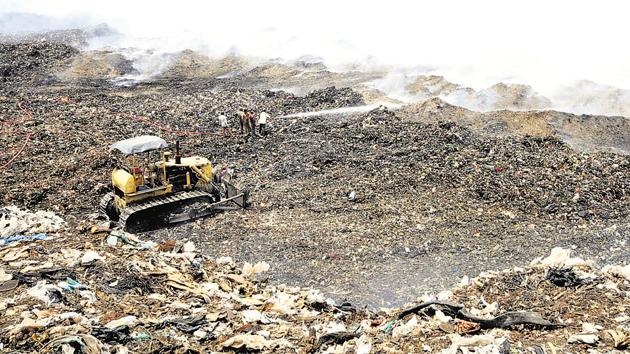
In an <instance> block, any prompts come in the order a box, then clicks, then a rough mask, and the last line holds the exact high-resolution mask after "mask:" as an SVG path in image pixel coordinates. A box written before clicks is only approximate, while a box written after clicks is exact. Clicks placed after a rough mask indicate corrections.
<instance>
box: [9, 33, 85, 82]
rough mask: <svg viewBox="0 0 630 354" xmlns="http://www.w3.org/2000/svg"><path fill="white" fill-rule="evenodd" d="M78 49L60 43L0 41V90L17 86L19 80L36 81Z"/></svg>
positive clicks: (52, 70) (54, 69) (55, 68)
mask: <svg viewBox="0 0 630 354" xmlns="http://www.w3.org/2000/svg"><path fill="white" fill-rule="evenodd" d="M78 53H79V51H78V50H77V49H75V48H74V47H71V46H69V45H65V44H60V43H49V42H27V43H3V42H0V93H2V92H3V91H5V90H12V89H13V90H15V89H17V87H16V85H17V84H18V83H25V82H28V83H30V84H33V85H37V84H38V83H39V82H42V81H43V80H46V79H47V78H48V77H49V75H50V74H52V73H54V72H56V70H58V69H59V68H60V67H62V66H64V65H65V64H67V63H68V62H69V59H70V58H72V57H73V56H75V55H76V54H78ZM32 81H34V82H32Z"/></svg>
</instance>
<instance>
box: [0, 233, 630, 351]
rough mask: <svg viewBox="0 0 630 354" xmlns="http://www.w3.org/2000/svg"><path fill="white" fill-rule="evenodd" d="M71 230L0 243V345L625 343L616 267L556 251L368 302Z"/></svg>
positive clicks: (405, 347) (374, 347)
mask: <svg viewBox="0 0 630 354" xmlns="http://www.w3.org/2000/svg"><path fill="white" fill-rule="evenodd" d="M80 229H81V230H84V231H82V232H81V231H79V230H70V229H68V230H64V231H62V232H59V233H57V234H54V235H51V237H49V238H47V239H45V240H36V241H24V240H23V241H21V242H15V243H12V244H9V245H6V246H1V245H0V314H1V316H0V333H1V334H2V339H1V340H0V350H9V351H28V352H57V351H59V352H63V353H90V354H92V353H103V352H112V353H127V352H129V351H132V352H143V353H165V352H177V353H201V352H209V351H219V352H235V351H236V352H251V351H257V352H269V353H277V352H300V353H301V352H307V353H308V352H321V353H347V352H356V353H372V352H374V353H376V352H387V353H411V352H416V353H418V352H426V353H452V354H455V353H457V352H458V350H461V351H462V352H463V353H467V352H469V351H472V352H477V353H506V354H507V353H531V352H535V353H558V352H569V351H571V352H578V351H579V352H582V351H586V350H587V349H588V350H589V353H599V352H608V353H615V352H617V353H621V351H622V350H625V349H627V348H628V345H629V344H630V336H629V335H630V316H629V315H630V312H629V311H630V301H629V300H628V299H630V297H629V295H630V266H625V267H619V266H609V267H605V268H604V269H602V270H598V269H596V268H594V267H593V266H592V264H591V263H590V262H585V261H583V260H581V259H579V258H571V257H570V252H569V251H568V250H564V249H560V248H557V249H554V250H552V252H551V255H550V256H549V257H547V258H544V259H542V258H541V259H536V260H534V261H533V262H532V264H531V265H530V266H528V267H526V268H515V269H511V270H507V271H502V272H489V273H485V274H482V275H481V276H479V277H477V278H474V279H467V278H465V279H463V280H462V282H461V284H460V285H459V286H457V287H455V288H453V289H451V290H447V291H443V292H441V293H439V294H437V295H435V296H432V295H426V294H425V295H424V296H422V297H419V299H418V303H417V304H410V305H408V306H405V307H403V308H400V309H380V310H368V309H361V308H356V307H355V306H353V305H352V304H350V303H335V302H334V301H333V300H331V299H327V298H325V297H324V296H323V295H322V293H320V292H319V291H317V290H314V289H308V288H296V287H289V286H284V285H270V284H268V283H267V278H266V276H265V272H266V271H267V270H268V269H269V267H270V265H269V264H267V263H265V262H258V263H255V264H250V263H245V264H242V265H238V264H236V263H235V262H234V261H233V260H232V259H231V258H229V257H220V258H212V257H208V256H205V255H202V254H200V252H199V250H197V249H196V248H195V246H194V244H193V243H192V242H187V241H185V240H179V241H175V240H169V241H165V242H162V243H160V244H155V243H151V242H148V243H147V242H142V241H141V240H139V239H138V238H137V237H135V236H134V235H130V234H127V233H124V232H122V231H118V230H111V229H109V228H108V227H107V226H96V227H92V228H85V227H81V228H80ZM88 230H89V231H88ZM49 231H52V230H49ZM112 239H115V240H117V241H116V242H111V240H112ZM417 295H420V294H417Z"/></svg>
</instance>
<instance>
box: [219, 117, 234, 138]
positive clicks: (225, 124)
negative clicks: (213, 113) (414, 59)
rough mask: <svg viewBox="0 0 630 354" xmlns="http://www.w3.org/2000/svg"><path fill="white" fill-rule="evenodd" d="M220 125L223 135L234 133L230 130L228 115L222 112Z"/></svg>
mask: <svg viewBox="0 0 630 354" xmlns="http://www.w3.org/2000/svg"><path fill="white" fill-rule="evenodd" d="M219 125H220V126H221V132H222V133H223V136H228V135H232V133H231V132H230V126H229V125H228V120H227V117H226V116H225V114H224V113H221V115H219Z"/></svg>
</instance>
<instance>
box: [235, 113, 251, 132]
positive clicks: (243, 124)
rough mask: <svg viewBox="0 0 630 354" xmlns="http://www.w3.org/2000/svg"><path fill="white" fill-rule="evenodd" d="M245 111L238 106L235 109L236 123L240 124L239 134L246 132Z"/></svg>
mask: <svg viewBox="0 0 630 354" xmlns="http://www.w3.org/2000/svg"><path fill="white" fill-rule="evenodd" d="M246 117H247V112H245V110H244V109H243V108H239V109H238V111H236V118H237V119H238V124H240V126H241V134H243V133H247V132H246V129H247V126H248V125H247V120H246Z"/></svg>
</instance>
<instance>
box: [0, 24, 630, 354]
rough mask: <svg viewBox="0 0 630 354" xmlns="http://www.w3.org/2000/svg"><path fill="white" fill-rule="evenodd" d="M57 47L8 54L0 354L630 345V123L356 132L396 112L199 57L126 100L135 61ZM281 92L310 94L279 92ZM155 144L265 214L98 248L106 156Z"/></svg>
mask: <svg viewBox="0 0 630 354" xmlns="http://www.w3.org/2000/svg"><path fill="white" fill-rule="evenodd" d="M73 34H76V35H80V34H81V33H80V32H77V33H74V32H73ZM66 35H67V34H66ZM62 37H63V36H62ZM79 37H80V36H79ZM54 38H57V37H54V36H52V37H47V40H46V41H41V40H40V39H37V38H35V40H34V41H29V42H25V43H17V44H16V43H14V42H11V43H0V146H1V147H2V149H0V173H1V175H2V178H0V226H1V228H0V231H1V232H2V233H1V234H0V334H2V339H1V340H0V352H5V351H8V352H63V353H74V352H76V353H101V352H105V353H106V352H112V353H127V352H138V353H150V352H152V353H162V352H176V353H197V352H211V351H215V352H216V351H220V352H292V353H293V352H299V353H308V352H327V353H354V352H356V353H369V352H379V353H380V352H391V353H417V352H435V353H438V352H440V353H452V354H456V353H458V351H459V352H462V353H467V352H468V350H470V351H471V352H474V351H475V350H477V351H476V352H478V353H513V352H516V353H536V354H540V353H554V354H555V353H567V352H572V353H587V352H589V353H598V352H602V353H621V352H623V351H624V350H627V348H628V345H630V327H629V326H630V312H629V311H630V310H629V309H630V302H629V299H630V296H629V291H630V266H629V265H628V262H629V260H630V251H629V248H628V244H627V243H628V239H629V237H628V235H629V234H630V215H629V211H630V207H629V200H630V196H629V189H630V157H629V156H628V155H626V153H627V152H628V151H630V149H629V143H630V142H629V141H628V137H629V136H630V134H629V133H630V132H629V131H628V119H627V118H624V117H597V116H575V115H571V114H566V113H561V112H553V111H536V112H534V111H518V112H514V111H493V112H486V113H478V112H473V111H469V110H465V109H462V108H460V107H456V106H452V105H449V104H447V103H446V102H443V101H441V100H440V99H439V98H434V99H430V100H427V101H425V102H422V103H417V104H413V105H407V106H399V105H396V106H395V107H396V108H385V107H376V106H375V107H374V108H373V109H358V110H356V111H352V110H347V108H351V107H363V106H364V105H365V104H372V103H374V102H377V101H378V100H381V99H382V98H383V97H380V96H379V93H378V92H374V91H369V90H368V91H366V90H365V87H362V86H361V82H362V80H366V79H368V78H371V76H370V75H372V74H370V75H367V76H370V77H368V78H366V75H364V74H361V73H347V74H338V73H331V72H328V71H326V70H325V69H321V68H320V69H317V70H319V71H312V70H314V69H312V68H309V69H308V70H311V71H308V72H306V73H305V74H304V75H297V74H295V71H292V70H297V69H295V68H287V67H283V66H281V65H271V66H263V67H259V68H254V69H252V70H247V71H239V70H240V69H242V68H241V67H239V66H238V65H237V64H238V62H239V61H238V59H237V58H230V59H229V60H227V61H226V60H223V61H220V62H219V63H213V62H203V60H202V61H201V62H200V61H199V60H201V59H199V57H197V56H195V55H194V53H192V54H191V53H184V54H183V55H182V57H180V59H179V61H176V62H175V64H174V65H173V66H172V67H170V68H169V69H167V70H166V71H165V72H164V73H163V74H162V75H161V76H158V77H155V78H152V79H150V80H147V81H142V82H127V81H123V82H122V83H124V84H125V85H128V86H120V85H119V84H120V83H121V82H120V81H119V80H117V77H119V76H120V75H124V74H126V73H128V72H129V71H130V67H131V63H129V62H128V61H126V60H125V59H124V58H122V57H121V56H120V55H117V54H115V53H113V54H112V53H87V52H84V51H80V50H79V49H77V48H75V47H72V46H69V45H67V44H62V43H58V42H59V40H56V39H54ZM63 38H66V37H63ZM31 39H33V38H31ZM79 39H80V38H79ZM79 42H80V40H79ZM199 63H201V64H199ZM204 65H205V66H204ZM200 67H201V68H202V69H204V68H205V69H204V70H200V69H199V68H200ZM208 68H210V69H208ZM217 68H218V69H221V70H219V71H216V70H215V69H217ZM218 69H217V70H218ZM232 69H235V71H234V73H233V74H232V75H218V73H225V70H232ZM289 69H290V70H289ZM287 77H290V80H291V85H289V86H292V87H295V86H296V85H299V84H300V82H301V81H303V82H304V85H303V88H302V89H303V90H304V91H305V92H304V94H303V95H296V94H294V93H290V92H286V91H283V90H278V86H279V84H281V83H282V80H284V79H285V78H287ZM334 84H338V87H337V88H335V87H332V86H330V85H334ZM508 97H511V96H509V95H508ZM239 107H246V108H251V109H254V110H256V111H258V112H260V111H267V112H269V113H270V114H271V116H272V118H271V121H270V124H269V134H268V135H267V136H266V137H255V138H249V137H246V136H243V135H241V134H240V132H239V131H238V126H237V123H236V121H235V119H234V116H233V115H232V113H233V112H234V111H235V110H236V109H237V108H239ZM392 107H394V106H392ZM335 109H340V110H339V111H338V112H342V113H337V114H328V113H327V114H324V113H312V114H304V112H320V111H325V112H330V111H331V110H333V111H334V110H335ZM344 109H346V110H344ZM220 112H227V113H228V114H229V119H230V122H231V124H232V128H233V129H232V133H233V135H232V136H229V137H224V136H222V135H221V134H220V132H219V127H218V122H217V119H216V118H217V116H218V114H219V113H220ZM143 134H152V135H159V136H162V137H164V138H166V139H167V140H169V141H171V142H172V141H175V140H179V141H181V143H182V147H183V150H184V154H185V155H186V154H195V155H201V156H206V157H208V158H209V159H210V160H211V161H212V163H213V164H214V165H215V166H217V167H229V168H232V169H234V171H235V172H236V173H235V176H234V179H233V181H234V182H235V183H236V184H237V185H239V186H240V187H242V188H245V189H248V190H250V191H251V194H252V202H253V204H252V207H251V208H250V209H248V210H242V211H235V212H225V213H221V214H218V215H216V216H214V217H209V218H205V219H201V220H197V221H195V222H190V223H185V224H182V225H178V226H174V227H170V228H166V229H161V230H157V231H152V232H146V233H141V234H138V235H130V234H125V233H123V232H121V231H120V230H116V229H114V230H110V229H108V228H106V227H102V226H101V227H100V228H96V229H94V228H93V226H94V225H102V224H103V223H104V222H105V221H104V220H103V217H102V215H100V214H99V211H98V203H99V199H100V197H101V196H102V195H103V194H105V193H106V192H107V191H108V190H109V188H110V186H109V183H110V173H111V170H112V168H113V167H114V166H115V165H116V161H115V160H116V158H117V157H116V156H115V155H112V154H111V153H110V152H109V151H108V145H110V144H111V143H113V142H115V141H118V140H121V139H125V138H129V137H132V136H137V135H143ZM27 209H28V210H30V211H31V212H26V211H24V210H27ZM20 210H22V211H20ZM42 211H47V212H46V213H42ZM35 212H38V213H37V214H35ZM50 212H54V214H56V215H57V216H59V217H60V218H61V219H63V220H65V223H59V222H58V219H57V218H56V217H54V216H53V215H52V214H51V213H50ZM51 220H52V221H51ZM23 235H26V236H23ZM22 238H26V239H25V240H21V239H22ZM554 247H563V249H560V248H555V249H554V250H553V251H552V248H554ZM569 250H570V251H569ZM550 252H551V253H550ZM571 256H580V257H582V258H583V259H588V260H592V262H584V261H583V260H581V259H576V258H571ZM539 257H546V258H544V259H542V260H541V259H540V258H539ZM536 258H538V259H537V260H536V261H534V262H533V263H532V260H534V259H536ZM246 262H249V263H246ZM530 263H531V265H530ZM612 264H616V265H618V266H606V265H612ZM502 269H509V270H507V271H505V272H496V271H499V270H502ZM485 271H494V272H490V273H486V274H484V275H482V276H481V277H479V278H475V277H477V275H479V274H480V273H482V272H485ZM283 284H286V285H283ZM449 289H450V290H449ZM444 290H446V291H444ZM320 291H321V293H320ZM438 293H439V294H438ZM425 294H429V295H425ZM430 294H432V295H430ZM436 300H437V302H434V303H425V305H426V306H423V307H422V308H415V309H414V310H413V311H411V310H410V311H405V310H407V309H410V308H411V307H412V306H414V305H418V304H420V303H422V302H425V301H436ZM381 307H386V308H387V309H380V308H381ZM513 311H526V312H527V313H525V314H523V313H520V312H519V313H520V315H514V314H513V313H511V312H513ZM514 316H516V317H514ZM519 316H521V317H519ZM515 319H516V321H515ZM519 319H520V320H519Z"/></svg>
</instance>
